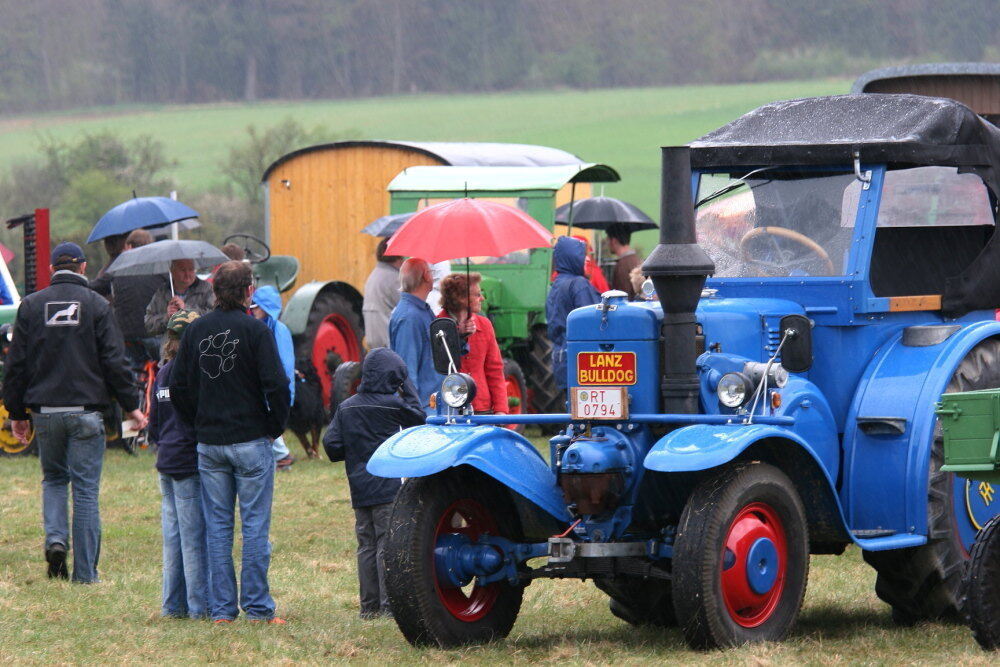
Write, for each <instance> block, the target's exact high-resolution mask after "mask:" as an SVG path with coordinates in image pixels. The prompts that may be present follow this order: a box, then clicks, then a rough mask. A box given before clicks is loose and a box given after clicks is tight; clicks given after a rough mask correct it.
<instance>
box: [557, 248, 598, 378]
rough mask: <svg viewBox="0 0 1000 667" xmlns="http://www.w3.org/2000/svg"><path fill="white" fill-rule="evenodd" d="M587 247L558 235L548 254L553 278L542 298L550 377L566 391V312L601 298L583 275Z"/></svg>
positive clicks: (588, 304) (594, 302)
mask: <svg viewBox="0 0 1000 667" xmlns="http://www.w3.org/2000/svg"><path fill="white" fill-rule="evenodd" d="M586 257H587V246H586V244H584V243H583V242H582V241H578V240H576V239H574V238H571V237H569V236H561V237H559V240H558V241H556V247H555V250H554V251H553V252H552V266H553V268H554V269H555V271H556V279H555V281H554V282H553V283H552V287H551V288H550V289H549V295H548V297H546V299H545V319H546V320H547V321H548V327H549V340H550V341H551V342H552V375H553V377H554V378H555V381H556V385H557V386H558V387H559V388H560V389H563V390H565V389H566V317H567V316H568V315H569V313H570V311H572V310H573V309H575V308H581V307H583V306H590V305H593V304H596V303H599V302H600V300H601V296H600V295H599V294H598V293H597V290H595V289H594V287H593V285H591V284H590V281H589V280H587V278H586V277H585V276H584V275H583V266H584V262H585V261H586Z"/></svg>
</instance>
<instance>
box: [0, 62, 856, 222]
mask: <svg viewBox="0 0 1000 667" xmlns="http://www.w3.org/2000/svg"><path fill="white" fill-rule="evenodd" d="M849 87H850V82H849V81H847V80H824V81H809V82H801V81H800V82H780V83H762V84H741V85H730V86H684V87H673V88H635V89H614V90H592V91H572V90H564V91H554V92H523V93H504V94H491V95H435V96H407V97H396V98H391V97H389V98H375V99H366V100H349V101H340V102H275V103H266V104H252V105H238V104H231V105H230V104H227V105H212V106H197V107H150V108H134V107H133V108H124V109H97V110H88V111H81V112H75V113H64V114H46V115H40V116H35V117H14V118H10V117H8V118H3V117H0V171H2V170H6V169H9V168H11V167H12V166H13V165H15V164H16V163H17V162H18V161H19V160H23V159H26V158H28V157H31V156H32V155H34V154H35V152H36V147H37V145H38V142H39V138H40V137H41V136H44V135H49V136H52V137H54V138H57V139H63V140H71V139H72V138H73V137H76V136H79V135H80V134H81V133H83V132H94V131H98V130H105V129H106V130H111V131H113V132H115V133H118V134H120V135H121V136H134V135H138V134H150V135H153V136H154V137H155V138H157V139H159V140H161V141H162V142H163V143H164V145H165V148H166V151H167V155H168V157H170V158H172V159H174V160H177V162H178V165H177V167H176V168H175V169H173V170H172V171H171V175H172V176H173V177H174V179H175V180H176V181H177V184H178V185H179V187H180V195H181V198H182V199H183V197H184V193H185V192H188V193H190V192H193V191H202V190H205V189H206V188H207V187H208V186H210V185H211V184H213V183H216V182H218V181H219V180H220V176H219V174H218V165H219V163H220V161H221V160H222V159H223V158H224V157H225V156H226V152H227V150H228V148H229V147H230V146H231V145H233V144H234V143H236V142H239V141H241V140H242V139H243V135H244V129H245V128H246V126H247V125H250V124H255V125H257V126H258V127H264V126H268V125H270V124H275V123H277V122H278V121H279V120H281V119H283V118H285V117H288V116H291V117H293V118H295V119H297V120H298V121H300V122H301V123H302V124H303V125H305V126H306V127H312V126H313V125H317V124H322V125H325V126H327V127H328V128H329V129H331V130H333V131H347V130H350V131H352V132H353V133H354V134H355V136H356V137H358V138H365V139H410V140H436V141H503V142H520V143H534V144H542V145H546V146H555V147H557V148H562V149H565V150H568V151H571V152H573V153H575V154H576V155H579V156H580V157H582V158H583V159H585V160H589V161H593V162H606V163H608V164H610V165H612V166H614V167H616V168H617V169H618V170H619V171H620V172H621V175H622V183H621V184H619V185H612V186H608V188H607V194H609V195H610V194H614V196H619V197H623V198H625V199H628V200H630V201H633V202H635V203H636V204H638V205H639V206H640V207H642V208H644V209H645V210H647V212H649V213H650V214H654V216H655V214H656V213H657V207H658V203H659V180H658V174H659V171H660V165H659V151H658V147H659V146H662V145H665V144H674V143H681V142H687V141H690V140H691V139H694V138H696V137H698V136H700V135H701V134H703V133H705V132H707V131H709V130H711V129H713V128H715V127H718V126H719V125H722V124H724V123H726V122H728V121H730V120H732V119H734V118H736V117H737V116H739V115H740V114H742V113H744V112H746V111H748V110H749V109H752V108H754V107H756V106H759V105H761V104H764V103H766V102H771V101H774V100H778V99H788V98H794V97H806V96H811V95H828V94H836V93H843V92H847V90H848V88H849ZM655 217H658V216H655Z"/></svg>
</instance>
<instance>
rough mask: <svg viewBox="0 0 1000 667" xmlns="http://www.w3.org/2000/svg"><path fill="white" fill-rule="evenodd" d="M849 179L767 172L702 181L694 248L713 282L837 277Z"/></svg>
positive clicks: (846, 242) (850, 216)
mask: <svg viewBox="0 0 1000 667" xmlns="http://www.w3.org/2000/svg"><path fill="white" fill-rule="evenodd" d="M855 183H857V180H856V179H855V177H854V174H853V173H841V172H829V171H826V172H819V171H815V170H803V169H792V168H780V169H779V168H770V169H759V170H755V171H744V172H741V173H725V174H702V175H701V178H700V185H699V189H698V198H697V200H696V201H697V202H698V206H697V209H696V211H695V214H696V216H697V217H696V220H697V229H698V242H699V243H700V244H701V246H702V247H703V248H704V249H705V251H706V252H708V254H709V256H710V257H711V258H712V260H713V261H715V269H716V270H715V275H716V277H720V278H744V277H746V278H750V277H778V276H793V277H795V276H837V275H843V274H844V273H845V270H846V265H847V253H848V250H849V248H850V246H851V235H852V228H853V226H854V217H855V215H856V213H857V195H854V198H853V200H854V204H853V205H851V199H852V197H851V196H850V195H849V194H848V191H849V190H850V189H851V188H852V187H853V184H855Z"/></svg>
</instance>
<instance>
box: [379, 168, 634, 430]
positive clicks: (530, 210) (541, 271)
mask: <svg viewBox="0 0 1000 667" xmlns="http://www.w3.org/2000/svg"><path fill="white" fill-rule="evenodd" d="M618 180H619V175H618V172H616V171H615V170H614V169H612V168H611V167H609V166H607V165H603V164H586V163H585V164H579V165H564V166H551V167H445V166H441V167H438V166H433V167H430V166H429V167H410V168H409V169H406V170H404V171H403V172H402V173H400V174H399V175H398V176H396V178H395V179H393V180H392V182H391V183H390V184H389V194H390V197H391V201H390V212H391V213H393V214H397V213H412V212H414V211H418V210H420V209H422V208H424V207H426V206H428V205H431V204H435V203H438V202H441V201H445V200H449V199H456V198H459V197H472V198H483V199H490V200H492V201H498V202H502V203H505V204H509V205H510V206H514V207H517V208H519V209H521V210H523V211H524V212H526V213H527V214H528V215H530V216H531V217H533V218H534V219H535V220H537V221H538V222H540V223H541V224H542V225H543V226H544V227H546V228H547V229H549V230H552V231H556V233H559V232H560V231H562V230H565V229H566V228H565V227H561V229H560V230H556V229H555V209H556V204H557V202H556V194H557V193H558V192H559V190H561V189H562V188H563V187H565V186H566V185H567V184H570V186H571V188H572V186H574V185H575V184H577V183H613V182H616V181H618ZM469 261H470V263H471V269H472V270H473V271H476V272H479V273H481V274H482V276H483V282H482V289H483V295H484V296H485V297H486V304H485V305H486V308H485V312H486V314H487V315H488V316H489V318H490V320H491V321H492V322H493V326H494V328H495V330H496V335H497V342H499V344H500V351H501V352H502V354H503V356H504V375H505V377H506V380H507V395H508V400H509V402H510V413H511V414H519V413H522V412H539V413H549V412H559V411H561V410H562V409H563V403H564V401H565V396H564V394H563V392H561V391H559V389H558V388H557V387H556V385H555V382H554V381H553V378H552V366H551V363H550V361H551V352H552V346H551V344H550V343H549V339H548V335H547V332H546V322H545V297H546V295H547V294H548V289H549V282H550V277H551V273H552V250H551V248H536V249H533V250H522V251H518V252H514V253H510V254H508V255H505V256H503V257H471V258H469ZM458 266H459V262H456V263H454V267H455V268H456V269H457V267H458Z"/></svg>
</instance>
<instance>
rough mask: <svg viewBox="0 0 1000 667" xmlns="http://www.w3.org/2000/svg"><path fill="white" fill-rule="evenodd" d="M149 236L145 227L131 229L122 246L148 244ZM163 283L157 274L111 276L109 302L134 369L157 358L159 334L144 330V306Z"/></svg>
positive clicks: (165, 280)
mask: <svg viewBox="0 0 1000 667" xmlns="http://www.w3.org/2000/svg"><path fill="white" fill-rule="evenodd" d="M152 242H153V236H152V235H151V234H150V233H149V232H148V231H146V230H145V229H134V230H132V231H131V232H129V235H128V236H127V237H126V238H125V250H126V251H128V250H134V249H136V248H141V247H143V246H145V245H149V244H150V243H152ZM166 284H167V279H166V278H164V277H163V276H159V275H149V276H115V277H114V278H112V280H111V295H112V299H111V304H112V307H113V308H114V310H115V319H116V320H118V327H119V328H120V329H121V330H122V336H124V337H125V354H126V356H128V358H129V361H131V362H132V368H133V370H135V371H136V372H138V371H140V370H142V367H143V365H144V364H145V363H146V362H147V361H149V360H152V361H158V360H159V358H160V350H159V346H160V338H159V336H149V335H147V334H146V322H145V317H146V306H148V305H149V302H150V301H152V299H153V295H154V294H156V291H157V290H159V289H160V288H161V287H164V286H165V285H166Z"/></svg>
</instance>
